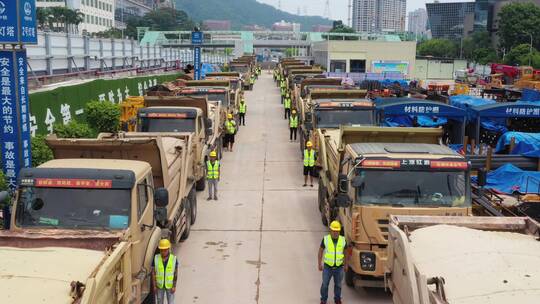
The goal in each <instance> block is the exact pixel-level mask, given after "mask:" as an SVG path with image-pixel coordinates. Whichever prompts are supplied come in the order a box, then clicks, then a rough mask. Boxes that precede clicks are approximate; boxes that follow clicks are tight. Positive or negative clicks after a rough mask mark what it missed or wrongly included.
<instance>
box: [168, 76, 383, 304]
mask: <svg viewBox="0 0 540 304" xmlns="http://www.w3.org/2000/svg"><path fill="white" fill-rule="evenodd" d="M278 94H279V93H278V89H277V88H276V86H275V85H274V83H273V81H272V78H271V76H270V75H268V74H264V75H263V77H262V78H259V80H258V81H257V83H256V84H255V88H254V90H253V91H251V92H246V103H247V105H248V114H247V117H246V127H242V128H241V129H240V131H239V133H238V135H237V136H236V143H237V145H236V146H235V149H234V152H233V153H230V152H225V156H224V158H223V160H222V170H223V171H222V179H221V182H220V185H219V191H220V192H219V201H206V197H207V193H206V192H204V193H199V194H198V197H197V198H198V206H199V210H198V217H197V222H196V224H195V225H194V226H193V229H192V231H191V236H190V237H189V239H188V240H187V241H186V242H184V243H182V244H180V245H178V246H177V247H176V248H175V250H176V251H175V252H176V253H177V254H178V256H179V258H180V261H181V264H182V265H181V269H180V280H179V284H178V285H179V286H178V291H177V298H176V303H182V304H186V303H201V304H228V303H231V304H233V303H234V304H244V303H246V304H247V303H250V304H253V303H261V304H277V303H283V304H289V303H291V304H292V303H294V304H304V303H305V304H308V303H319V288H320V282H321V273H320V272H318V270H317V267H316V265H317V264H316V260H317V250H318V247H319V245H320V242H321V239H322V237H323V235H324V234H325V233H326V229H325V227H324V226H323V225H322V224H321V220H320V216H319V213H318V210H317V186H316V185H315V187H314V188H309V187H308V188H303V187H302V184H303V176H302V172H301V169H302V163H301V159H300V152H299V145H298V143H297V142H295V143H291V142H289V138H288V126H287V122H286V121H285V120H284V119H283V109H282V105H281V104H280V102H279V95H278ZM332 294H333V292H332V291H331V292H330V297H331V298H332ZM343 298H344V301H345V303H391V300H390V297H389V296H388V295H386V294H385V293H383V292H369V293H366V292H365V291H364V290H363V289H360V290H352V289H350V288H348V287H346V286H345V284H343ZM329 303H330V302H329Z"/></svg>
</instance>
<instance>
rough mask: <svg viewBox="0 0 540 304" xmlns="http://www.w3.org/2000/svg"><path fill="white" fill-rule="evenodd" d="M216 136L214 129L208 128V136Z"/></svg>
mask: <svg viewBox="0 0 540 304" xmlns="http://www.w3.org/2000/svg"><path fill="white" fill-rule="evenodd" d="M212 135H214V129H212V127H209V128H206V136H212Z"/></svg>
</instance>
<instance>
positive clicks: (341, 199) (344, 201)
mask: <svg viewBox="0 0 540 304" xmlns="http://www.w3.org/2000/svg"><path fill="white" fill-rule="evenodd" d="M336 205H337V206H338V207H339V208H349V207H350V206H351V199H350V198H349V195H347V194H346V193H338V195H337V196H336Z"/></svg>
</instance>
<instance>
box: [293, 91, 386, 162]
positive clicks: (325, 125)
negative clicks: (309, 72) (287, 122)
mask: <svg viewBox="0 0 540 304" xmlns="http://www.w3.org/2000/svg"><path fill="white" fill-rule="evenodd" d="M366 93H367V92H366V91H365V90H353V89H351V90H342V89H330V90H314V91H312V92H311V94H310V95H309V98H308V99H307V100H306V102H304V103H303V104H302V105H301V107H300V111H299V113H300V116H299V117H300V126H299V129H300V139H301V140H300V151H301V152H302V151H303V150H304V148H305V144H306V142H307V141H308V140H309V141H311V142H312V143H313V147H314V149H315V152H316V153H317V154H319V153H320V149H319V147H320V145H321V144H322V143H321V140H320V139H321V138H322V137H323V136H322V135H323V134H338V135H339V127H340V126H342V125H344V126H366V125H367V126H371V125H374V124H375V122H376V117H375V104H374V103H373V102H372V101H371V100H369V99H366V98H365V97H366ZM302 155H303V153H302ZM320 159H321V158H317V161H316V164H315V165H316V167H317V168H320Z"/></svg>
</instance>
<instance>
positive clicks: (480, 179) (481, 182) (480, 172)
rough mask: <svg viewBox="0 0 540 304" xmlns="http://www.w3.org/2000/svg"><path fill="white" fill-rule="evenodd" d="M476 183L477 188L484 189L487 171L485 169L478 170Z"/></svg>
mask: <svg viewBox="0 0 540 304" xmlns="http://www.w3.org/2000/svg"><path fill="white" fill-rule="evenodd" d="M477 183H478V186H480V187H484V186H485V185H486V184H487V170H486V168H480V169H478V176H477Z"/></svg>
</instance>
